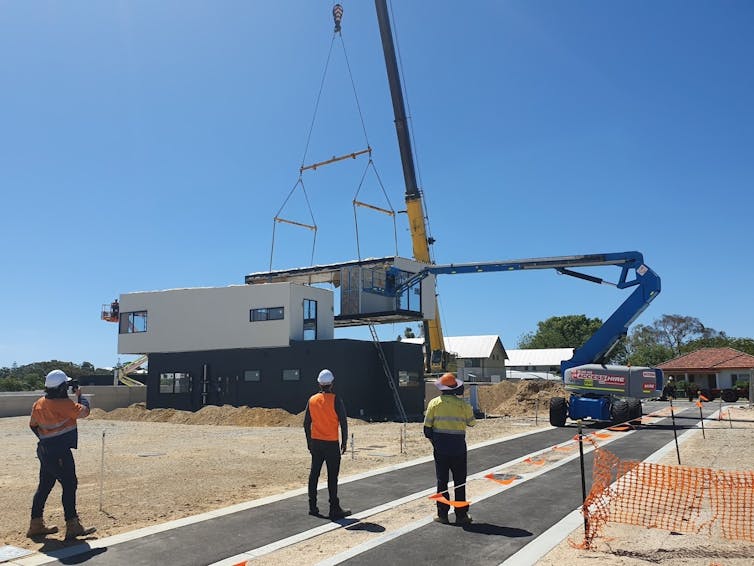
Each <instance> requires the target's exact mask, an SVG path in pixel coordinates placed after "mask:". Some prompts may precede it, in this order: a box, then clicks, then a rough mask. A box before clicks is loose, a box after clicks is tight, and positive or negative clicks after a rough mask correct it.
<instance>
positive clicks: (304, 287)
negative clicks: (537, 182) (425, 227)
mask: <svg viewBox="0 0 754 566" xmlns="http://www.w3.org/2000/svg"><path fill="white" fill-rule="evenodd" d="M423 267H424V265H423V264H421V263H419V262H415V261H413V260H408V259H404V258H399V257H391V258H378V259H368V260H361V261H351V262H346V263H341V264H333V265H321V266H314V267H307V268H301V269H293V270H286V271H269V272H262V273H253V274H250V275H247V276H246V281H245V283H246V284H245V285H232V286H228V287H207V288H190V289H169V290H163V291H149V292H136V293H125V294H122V295H121V296H120V299H119V305H118V308H119V313H118V327H119V332H118V353H120V354H146V355H147V356H148V359H149V364H148V366H149V370H148V379H147V407H148V408H156V407H163V408H175V409H181V410H191V411H196V410H198V409H200V408H202V407H204V406H206V405H223V404H230V405H235V406H241V405H248V406H252V407H270V408H282V409H285V410H287V411H290V412H294V413H298V412H300V411H302V410H303V409H304V407H305V406H306V400H307V399H308V397H309V396H310V395H311V394H312V393H313V392H315V391H316V389H317V385H316V376H317V374H318V373H319V371H320V370H321V369H323V368H325V367H326V368H329V369H330V370H332V371H333V373H334V374H335V376H336V379H337V382H336V383H337V391H338V393H339V394H341V395H342V396H343V398H344V400H345V401H346V407H347V409H348V413H349V416H353V417H361V418H367V419H383V418H396V417H397V418H401V419H403V418H418V417H420V416H421V414H422V411H423V410H424V386H423V384H424V379H423V378H424V371H423V369H424V368H423V354H422V348H421V346H420V345H417V344H408V343H401V342H398V341H391V342H380V341H379V340H378V338H377V335H376V332H375V330H374V326H373V325H375V324H382V323H396V322H397V323H407V322H414V321H419V320H422V319H424V318H426V317H428V316H434V312H433V311H432V309H433V308H434V304H435V301H434V278H433V277H429V278H424V279H420V280H417V281H416V282H413V283H412V282H411V281H412V276H414V275H415V274H416V273H417V272H419V271H421V270H422V269H423ZM406 283H408V284H406ZM396 289H398V291H397V292H396ZM336 294H337V295H338V296H339V301H338V304H337V305H336V299H335V297H336ZM425 305H429V306H428V307H425ZM427 309H429V310H427ZM354 325H368V326H369V327H370V329H372V335H373V338H374V339H373V340H372V341H363V340H348V339H340V340H336V339H334V329H335V328H336V327H344V326H354Z"/></svg>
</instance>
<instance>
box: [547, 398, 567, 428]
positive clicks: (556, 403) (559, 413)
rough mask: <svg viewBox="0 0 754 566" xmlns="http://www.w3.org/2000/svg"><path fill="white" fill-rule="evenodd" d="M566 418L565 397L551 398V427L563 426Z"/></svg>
mask: <svg viewBox="0 0 754 566" xmlns="http://www.w3.org/2000/svg"><path fill="white" fill-rule="evenodd" d="M567 416H568V406H567V405H566V400H565V397H552V398H551V399H550V424H551V425H552V426H565V422H566V417H567Z"/></svg>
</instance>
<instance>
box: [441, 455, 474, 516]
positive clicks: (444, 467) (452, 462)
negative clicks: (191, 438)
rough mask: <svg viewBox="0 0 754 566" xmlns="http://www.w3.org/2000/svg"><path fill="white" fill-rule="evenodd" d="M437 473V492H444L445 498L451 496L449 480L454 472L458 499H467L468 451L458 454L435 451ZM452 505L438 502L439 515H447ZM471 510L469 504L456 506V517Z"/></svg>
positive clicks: (455, 490)
mask: <svg viewBox="0 0 754 566" xmlns="http://www.w3.org/2000/svg"><path fill="white" fill-rule="evenodd" d="M434 457H435V475H436V476H437V493H442V494H443V496H444V497H445V499H449V498H450V494H449V493H448V480H449V479H450V474H451V473H452V474H453V485H455V486H458V487H456V488H455V489H454V492H455V500H456V501H466V485H465V484H466V452H464V453H463V454H461V455H458V456H451V455H449V454H440V453H438V452H435V453H434ZM448 511H450V505H448V504H447V503H440V502H439V501H438V502H437V515H438V516H440V517H447V516H448ZM468 512H469V506H468V505H466V506H465V507H456V517H463V516H465V515H466V514H467V513H468Z"/></svg>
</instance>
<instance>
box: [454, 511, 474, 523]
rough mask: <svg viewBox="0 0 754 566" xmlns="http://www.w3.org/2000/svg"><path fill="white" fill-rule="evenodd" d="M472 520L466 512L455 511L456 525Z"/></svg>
mask: <svg viewBox="0 0 754 566" xmlns="http://www.w3.org/2000/svg"><path fill="white" fill-rule="evenodd" d="M473 522H474V520H473V519H472V518H471V515H469V514H468V513H456V525H470V524H471V523H473Z"/></svg>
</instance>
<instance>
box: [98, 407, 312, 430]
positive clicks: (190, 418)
mask: <svg viewBox="0 0 754 566" xmlns="http://www.w3.org/2000/svg"><path fill="white" fill-rule="evenodd" d="M89 418H90V419H103V420H112V421H141V422H159V423H174V424H193V425H225V426H260V427H264V426H287V427H300V426H303V424H304V413H303V411H302V412H301V413H299V414H297V415H294V414H292V413H289V412H288V411H285V410H283V409H266V408H262V407H253V408H252V407H233V406H231V405H223V406H222V407H218V406H216V405H208V406H206V407H203V408H201V409H200V410H198V411H197V412H195V413H193V412H191V411H179V410H177V409H147V407H146V404H145V403H134V404H133V405H130V406H128V407H125V408H121V409H113V410H112V411H103V410H102V409H92V412H91V414H90V415H89Z"/></svg>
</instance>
